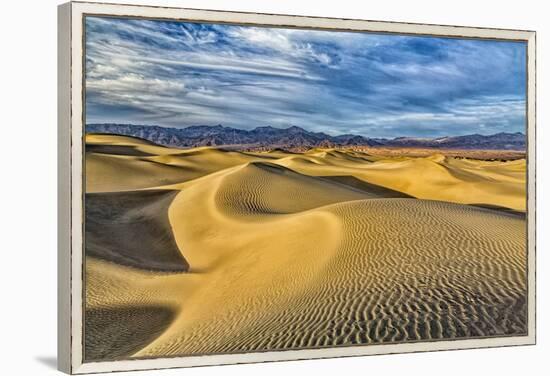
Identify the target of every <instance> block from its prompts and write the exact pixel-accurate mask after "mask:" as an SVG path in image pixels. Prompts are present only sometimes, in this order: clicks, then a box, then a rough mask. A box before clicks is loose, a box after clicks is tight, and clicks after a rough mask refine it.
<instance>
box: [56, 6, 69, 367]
mask: <svg viewBox="0 0 550 376" xmlns="http://www.w3.org/2000/svg"><path fill="white" fill-rule="evenodd" d="M71 8H72V7H71V3H65V4H61V5H59V6H58V7H57V85H58V86H57V269H58V272H57V369H58V370H60V371H62V372H65V373H69V374H70V373H71V372H72V367H71V337H72V335H71V321H72V319H71V314H70V312H71V230H70V228H71V199H70V197H71V175H70V171H71V168H70V166H71V137H70V134H71V100H70V95H71V29H70V24H71Z"/></svg>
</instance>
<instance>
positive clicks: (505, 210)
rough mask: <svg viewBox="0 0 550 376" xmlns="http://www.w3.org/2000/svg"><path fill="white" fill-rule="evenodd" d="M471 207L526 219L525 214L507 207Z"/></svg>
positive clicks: (487, 205)
mask: <svg viewBox="0 0 550 376" xmlns="http://www.w3.org/2000/svg"><path fill="white" fill-rule="evenodd" d="M470 206H475V207H476V208H482V209H488V210H493V211H497V212H499V213H500V214H508V215H511V216H514V217H520V218H525V217H526V213H525V212H522V211H519V210H514V209H510V208H507V207H505V206H499V205H491V204H470Z"/></svg>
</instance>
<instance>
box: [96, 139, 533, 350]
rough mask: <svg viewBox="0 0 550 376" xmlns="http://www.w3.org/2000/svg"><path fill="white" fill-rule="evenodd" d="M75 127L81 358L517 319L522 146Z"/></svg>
mask: <svg viewBox="0 0 550 376" xmlns="http://www.w3.org/2000/svg"><path fill="white" fill-rule="evenodd" d="M87 141H88V144H89V145H92V147H91V148H88V151H87V156H86V158H87V191H88V194H87V198H88V199H89V200H95V201H93V202H96V203H97V204H95V205H94V207H91V208H92V209H91V210H87V213H86V214H87V216H86V220H87V222H86V234H87V239H91V240H93V242H90V243H88V242H87V244H86V246H87V257H86V316H85V321H86V326H85V358H86V359H87V360H99V359H118V358H128V357H156V356H167V355H188V354H204V353H226V352H241V351H265V350H280V349H295V348H312V347H321V346H336V345H356V344H371V343H386V342H395V341H411V340H432V339H452V338H473V337H483V336H501V335H520V334H525V332H526V267H525V265H526V233H525V230H526V227H525V217H524V215H523V214H522V212H523V211H524V210H525V160H516V161H508V162H498V161H494V162H489V161H477V160H470V159H456V158H452V157H445V156H443V155H437V154H435V155H431V156H428V157H399V156H397V157H393V156H392V157H381V156H372V155H370V154H367V153H364V152H360V151H352V150H349V151H341V150H327V149H314V150H310V151H309V152H306V153H302V154H293V153H285V152H282V151H279V152H272V153H244V152H236V151H223V150H217V149H212V148H197V149H190V150H180V149H171V148H164V147H159V146H155V145H151V144H149V143H148V142H145V141H142V140H137V139H133V138H131V137H119V136H105V135H101V136H99V135H92V136H88V139H87ZM163 191H165V192H166V193H165V194H163V193H162V192H163ZM97 207H100V208H101V210H99V209H97ZM93 208H95V210H94V209H93ZM109 208H112V209H109ZM147 229H150V230H147ZM106 231H111V233H107V234H105V232H106ZM113 237H116V238H117V239H118V240H116V241H113V240H112V238H113ZM151 238H152V240H151ZM178 252H179V254H178ZM178 266H179V267H180V269H179V270H177V268H178ZM174 268H175V269H174Z"/></svg>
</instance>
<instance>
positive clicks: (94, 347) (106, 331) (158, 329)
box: [84, 307, 175, 361]
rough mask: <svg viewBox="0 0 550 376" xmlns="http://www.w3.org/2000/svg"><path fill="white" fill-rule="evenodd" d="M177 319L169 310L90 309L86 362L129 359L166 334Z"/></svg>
mask: <svg viewBox="0 0 550 376" xmlns="http://www.w3.org/2000/svg"><path fill="white" fill-rule="evenodd" d="M174 317H175V312H174V311H172V310H170V309H168V308H165V307H121V308H95V309H86V312H85V319H84V330H85V336H84V339H85V343H84V359H85V361H94V360H102V361H104V360H114V359H120V358H127V357H129V356H131V355H133V354H135V353H136V352H137V351H139V350H140V349H142V348H143V347H145V346H146V345H147V344H149V343H151V342H152V341H153V340H154V339H155V338H157V337H158V336H159V335H160V334H162V332H163V331H164V330H165V329H166V328H167V327H168V325H170V323H171V322H172V320H173V319H174Z"/></svg>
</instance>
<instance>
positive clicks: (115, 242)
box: [85, 190, 189, 272]
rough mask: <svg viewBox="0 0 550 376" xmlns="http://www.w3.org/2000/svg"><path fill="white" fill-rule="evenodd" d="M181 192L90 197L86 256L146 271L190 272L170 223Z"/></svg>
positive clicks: (109, 194)
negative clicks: (176, 197) (173, 208)
mask: <svg viewBox="0 0 550 376" xmlns="http://www.w3.org/2000/svg"><path fill="white" fill-rule="evenodd" d="M178 192H179V191H171V190H147V191H129V192H114V193H88V194H86V223H85V233H86V238H85V239H86V255H87V256H94V257H97V258H100V259H103V260H106V261H111V262H115V263H118V264H121V265H125V266H131V267H135V268H140V269H146V270H155V271H169V272H178V271H179V272H183V271H187V270H188V269H189V264H188V263H187V261H186V260H185V259H184V257H183V256H182V255H181V252H180V251H179V249H178V246H177V244H176V241H175V239H174V236H173V234H172V228H171V227H170V222H169V220H168V207H169V206H170V204H171V203H172V200H173V199H174V197H175V195H176V194H177V193H178Z"/></svg>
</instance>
